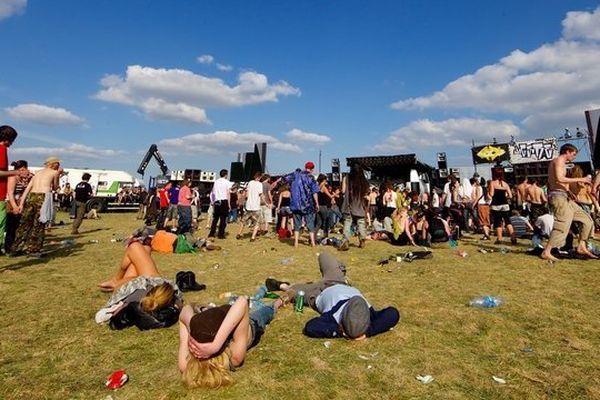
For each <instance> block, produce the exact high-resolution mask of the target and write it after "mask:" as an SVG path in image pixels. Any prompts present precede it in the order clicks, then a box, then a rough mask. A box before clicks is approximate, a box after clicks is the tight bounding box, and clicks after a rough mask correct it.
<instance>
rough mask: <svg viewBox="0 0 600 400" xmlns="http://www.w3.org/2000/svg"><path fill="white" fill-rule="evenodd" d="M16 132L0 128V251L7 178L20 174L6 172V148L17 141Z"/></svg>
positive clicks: (5, 214) (4, 218) (4, 230)
mask: <svg viewBox="0 0 600 400" xmlns="http://www.w3.org/2000/svg"><path fill="white" fill-rule="evenodd" d="M17 135H18V134H17V131H16V130H15V129H14V128H13V127H11V126H8V125H2V126H0V249H4V234H5V232H6V219H7V212H6V204H7V203H6V201H5V199H6V197H7V185H8V178H9V177H10V176H16V175H19V174H21V172H19V171H9V170H8V148H9V147H10V146H11V145H12V144H13V143H14V141H15V140H16V139H17Z"/></svg>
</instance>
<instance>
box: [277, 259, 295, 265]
mask: <svg viewBox="0 0 600 400" xmlns="http://www.w3.org/2000/svg"><path fill="white" fill-rule="evenodd" d="M293 262H294V257H287V258H284V259H283V260H281V262H280V264H281V265H289V264H292V263H293Z"/></svg>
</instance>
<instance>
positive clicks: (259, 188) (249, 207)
mask: <svg viewBox="0 0 600 400" xmlns="http://www.w3.org/2000/svg"><path fill="white" fill-rule="evenodd" d="M261 176H262V174H261V173H260V172H257V173H256V174H254V180H252V181H250V182H248V187H247V188H246V212H245V213H244V217H243V218H242V222H241V224H240V231H239V233H238V234H237V235H236V239H241V238H242V233H243V232H244V226H246V225H248V226H251V227H254V229H253V230H252V237H251V238H250V241H251V242H254V241H255V240H256V235H257V233H258V228H259V225H260V222H261V221H262V218H261V205H260V203H261V199H262V197H263V185H262V183H261V182H260V178H261Z"/></svg>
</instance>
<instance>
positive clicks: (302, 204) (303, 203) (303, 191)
mask: <svg viewBox="0 0 600 400" xmlns="http://www.w3.org/2000/svg"><path fill="white" fill-rule="evenodd" d="M314 169H315V164H314V163H313V162H312V161H308V162H307V163H306V164H304V171H301V170H300V169H299V168H298V169H297V170H296V171H294V172H292V173H291V174H288V175H286V176H285V177H283V179H284V180H285V181H286V182H287V183H288V184H289V185H290V187H291V192H292V199H291V204H290V208H291V210H292V214H293V217H294V247H298V240H299V239H300V228H302V221H303V220H304V222H305V223H306V229H308V234H309V237H310V245H311V246H312V247H315V246H316V243H315V213H316V212H318V211H319V200H318V198H317V193H319V185H318V184H317V182H316V181H315V177H314V176H313V175H312V173H313V171H314Z"/></svg>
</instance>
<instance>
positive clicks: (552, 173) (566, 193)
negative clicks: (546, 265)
mask: <svg viewBox="0 0 600 400" xmlns="http://www.w3.org/2000/svg"><path fill="white" fill-rule="evenodd" d="M576 157H577V147H575V146H573V145H572V144H570V143H566V144H564V145H562V146H561V148H560V150H559V155H558V157H556V158H555V159H554V160H552V161H550V164H549V165H548V204H549V205H550V211H551V212H552V214H553V215H554V225H553V227H552V233H551V234H550V238H549V239H548V243H547V244H546V247H545V248H544V251H543V252H542V254H541V257H542V258H543V259H546V260H551V261H558V259H557V258H556V257H554V256H553V255H552V253H551V252H552V249H553V248H555V247H561V246H563V245H564V244H565V239H566V237H567V235H568V233H569V229H570V227H571V224H572V223H573V222H579V223H580V228H579V243H578V245H577V253H579V254H581V255H583V256H586V257H588V258H598V257H596V256H595V255H594V254H593V253H592V252H591V251H589V250H588V248H587V241H588V239H589V238H590V236H591V234H592V232H593V230H594V223H593V221H592V218H591V217H590V216H589V214H587V213H586V212H585V211H584V210H583V209H582V208H581V207H579V205H577V203H576V202H575V196H574V195H573V193H572V192H571V191H570V188H569V185H570V184H572V183H579V182H581V183H591V181H592V179H591V176H589V175H588V176H586V177H581V178H568V177H567V176H566V175H567V174H566V163H571V162H573V161H575V158H576Z"/></svg>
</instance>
